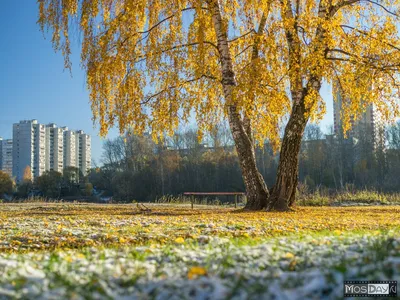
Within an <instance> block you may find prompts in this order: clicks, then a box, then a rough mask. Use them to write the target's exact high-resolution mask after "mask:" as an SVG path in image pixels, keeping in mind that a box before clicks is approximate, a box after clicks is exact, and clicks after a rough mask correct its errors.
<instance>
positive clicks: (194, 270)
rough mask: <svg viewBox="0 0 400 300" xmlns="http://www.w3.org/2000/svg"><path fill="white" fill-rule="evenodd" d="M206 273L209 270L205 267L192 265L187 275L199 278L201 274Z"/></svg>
mask: <svg viewBox="0 0 400 300" xmlns="http://www.w3.org/2000/svg"><path fill="white" fill-rule="evenodd" d="M206 274H207V270H206V269H204V268H203V267H199V266H196V267H192V268H191V269H190V270H189V272H188V275H187V276H188V278H189V279H195V278H197V277H199V276H204V275H206Z"/></svg>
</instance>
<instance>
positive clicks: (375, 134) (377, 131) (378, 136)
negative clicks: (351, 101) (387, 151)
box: [333, 89, 385, 146]
mask: <svg viewBox="0 0 400 300" xmlns="http://www.w3.org/2000/svg"><path fill="white" fill-rule="evenodd" d="M343 101H344V99H343V97H342V94H341V92H340V90H339V89H338V91H337V94H336V101H333V122H334V132H335V134H336V135H338V134H339V133H342V132H343V131H342V130H343V128H342V120H341V111H342V106H343ZM351 122H352V129H351V130H350V132H348V136H349V137H351V138H354V137H355V138H357V134H358V133H360V132H363V131H364V132H370V133H371V134H372V139H373V141H374V145H375V146H376V145H378V144H379V145H384V143H385V141H384V139H385V136H384V124H383V122H382V118H381V117H380V113H379V111H378V110H377V109H376V108H375V107H374V105H372V104H371V105H369V106H368V107H367V108H366V110H365V112H363V114H362V115H361V116H358V118H357V119H356V120H354V118H352V120H351Z"/></svg>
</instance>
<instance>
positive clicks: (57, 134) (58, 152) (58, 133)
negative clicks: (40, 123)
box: [46, 123, 64, 173]
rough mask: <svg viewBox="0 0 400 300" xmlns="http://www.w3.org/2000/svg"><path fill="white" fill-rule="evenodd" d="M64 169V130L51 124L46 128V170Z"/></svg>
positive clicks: (60, 170) (59, 170)
mask: <svg viewBox="0 0 400 300" xmlns="http://www.w3.org/2000/svg"><path fill="white" fill-rule="evenodd" d="M63 169H64V130H63V129H62V128H58V127H57V125H56V124H54V123H51V124H49V125H47V126H46V170H50V171H57V172H61V173H62V171H63Z"/></svg>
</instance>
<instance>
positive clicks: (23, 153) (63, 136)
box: [0, 120, 91, 182]
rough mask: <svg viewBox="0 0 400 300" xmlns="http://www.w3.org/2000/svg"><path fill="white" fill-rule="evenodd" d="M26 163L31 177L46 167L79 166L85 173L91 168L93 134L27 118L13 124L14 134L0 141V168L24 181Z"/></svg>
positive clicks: (40, 172)
mask: <svg viewBox="0 0 400 300" xmlns="http://www.w3.org/2000/svg"><path fill="white" fill-rule="evenodd" d="M27 167H30V169H31V172H32V174H31V177H32V178H35V177H38V176H40V175H42V174H43V173H44V172H45V171H57V172H62V171H63V169H64V168H66V167H76V168H78V169H79V170H80V171H81V172H82V174H83V175H86V174H88V172H89V170H90V168H91V138H90V135H88V134H85V133H84V132H83V131H82V130H78V131H75V130H70V129H68V127H57V126H56V125H55V124H48V125H44V124H40V123H38V121H37V120H24V121H20V122H19V123H16V124H14V125H13V138H12V140H11V139H8V140H1V141H0V170H2V171H4V172H6V173H8V174H9V175H10V176H12V177H14V178H15V180H16V181H17V182H19V181H21V180H22V178H23V175H24V171H25V169H26V168H27Z"/></svg>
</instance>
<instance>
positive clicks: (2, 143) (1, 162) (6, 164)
mask: <svg viewBox="0 0 400 300" xmlns="http://www.w3.org/2000/svg"><path fill="white" fill-rule="evenodd" d="M12 147H13V144H12V140H3V139H2V138H0V170H1V171H3V172H5V173H7V174H8V175H10V176H12Z"/></svg>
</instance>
